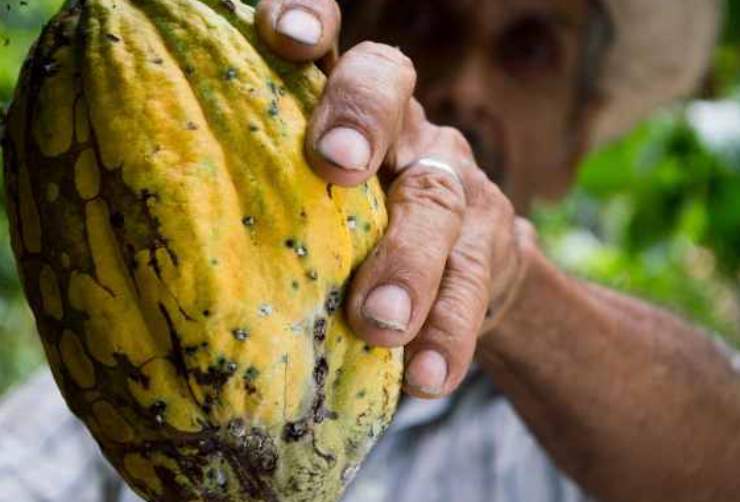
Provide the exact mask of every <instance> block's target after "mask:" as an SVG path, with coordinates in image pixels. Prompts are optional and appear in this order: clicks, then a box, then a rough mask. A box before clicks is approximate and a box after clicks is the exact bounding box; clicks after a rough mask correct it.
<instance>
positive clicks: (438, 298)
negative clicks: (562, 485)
mask: <svg viewBox="0 0 740 502" xmlns="http://www.w3.org/2000/svg"><path fill="white" fill-rule="evenodd" d="M341 3H342V5H343V7H344V8H345V13H346V16H345V20H344V25H343V26H342V28H343V31H344V33H345V35H346V36H345V39H346V43H345V44H344V47H343V49H344V51H345V52H343V53H340V54H337V53H336V52H335V51H332V45H333V41H334V39H335V38H336V37H337V32H338V29H339V27H340V23H341V21H340V16H339V11H338V10H337V5H336V4H335V2H334V1H333V0H263V1H262V2H261V3H260V6H259V13H258V14H259V15H258V23H259V24H258V25H259V28H260V33H261V35H262V37H263V39H264V40H265V41H266V42H267V43H268V44H269V45H270V46H271V47H272V48H273V50H275V51H277V52H278V53H280V54H282V55H283V56H285V57H288V58H291V59H296V60H301V61H304V60H319V59H321V61H322V63H323V64H324V68H325V69H326V70H327V72H328V73H329V81H328V84H327V85H328V86H327V91H326V92H325V94H324V96H323V97H322V101H321V102H320V104H319V106H318V107H317V110H316V112H315V114H314V116H313V118H312V120H311V122H310V125H309V133H308V136H307V142H306V151H307V152H308V154H309V160H310V162H311V164H312V167H313V168H314V169H315V170H316V171H317V172H318V173H319V174H320V175H321V176H323V177H324V178H325V179H327V180H330V181H332V182H335V183H339V184H345V185H353V184H356V183H359V182H361V181H362V180H364V179H366V178H367V177H369V176H371V175H372V174H374V173H375V172H376V171H377V172H379V174H380V175H381V178H382V179H384V180H385V181H386V182H387V184H388V203H389V213H390V226H389V230H388V232H387V234H386V236H385V237H384V238H383V239H382V240H381V242H380V244H379V246H378V248H377V250H376V252H375V253H373V254H372V255H371V256H370V257H369V258H368V259H367V260H366V261H365V262H364V263H363V265H362V266H361V268H360V269H359V271H358V273H357V274H356V277H355V278H354V280H353V285H352V288H351V290H350V298H349V301H348V303H347V310H348V317H349V319H350V322H351V323H352V326H353V327H354V329H355V331H356V332H358V333H360V334H361V335H362V336H364V337H365V338H366V339H367V340H368V342H369V343H371V344H373V345H388V346H401V345H403V346H404V347H405V354H406V359H407V360H406V369H405V389H406V391H407V392H409V393H411V394H414V395H416V396H421V397H438V396H442V395H445V394H449V393H450V392H452V391H454V389H455V388H456V387H457V386H458V384H459V383H460V381H461V380H462V377H463V376H464V375H465V373H466V371H467V368H468V365H469V363H470V362H471V360H472V357H473V354H474V352H477V360H478V362H479V363H480V364H481V366H482V367H483V369H485V370H486V371H487V373H489V374H490V375H491V377H492V378H493V379H494V381H495V384H496V386H497V388H499V389H500V390H501V391H503V392H504V393H505V394H506V396H507V397H508V398H509V399H510V400H511V401H512V403H513V404H514V406H515V407H516V409H517V411H518V412H519V414H520V415H521V417H522V418H523V419H524V420H525V421H526V423H527V425H528V427H529V428H530V429H531V430H532V431H533V432H534V434H535V435H536V436H537V437H538V439H539V440H540V442H541V444H542V445H543V446H544V447H545V449H547V451H548V453H549V454H550V455H551V457H552V458H553V459H554V461H555V462H556V463H557V464H558V465H559V466H560V467H561V468H562V469H563V470H564V471H566V472H567V473H568V474H570V475H571V477H572V478H573V479H575V480H576V481H577V482H578V483H579V484H580V485H581V486H583V487H584V488H585V489H586V490H587V491H589V492H591V493H592V494H593V495H594V496H596V497H597V498H598V499H603V500H620V501H621V500H629V501H643V500H644V501H655V500H677V501H687V502H688V501H691V502H695V501H697V500H734V499H736V498H737V493H740V478H738V476H737V474H736V466H737V465H738V464H740V436H738V435H737V430H738V429H740V377H738V374H737V372H736V370H734V369H733V368H732V366H731V365H730V363H729V361H728V359H727V358H726V357H725V355H723V354H722V353H721V352H720V351H719V350H718V349H717V347H716V346H715V344H713V343H712V341H711V340H710V339H709V337H707V336H706V335H705V334H704V333H702V332H701V330H699V329H697V328H696V327H693V326H691V325H689V324H687V323H685V322H684V321H682V320H681V319H678V318H677V317H676V316H674V315H672V314H670V313H668V312H665V311H663V310H661V309H659V308H656V307H654V306H651V305H648V304H646V303H644V302H641V301H639V300H636V299H633V298H629V297H626V296H624V295H620V294H618V293H615V292H612V291H608V290H605V289H603V288H600V287H597V286H594V285H592V284H588V283H586V282H583V281H580V280H577V279H575V278H573V277H570V276H568V275H566V274H563V273H562V272H561V271H559V270H558V269H557V267H555V266H554V265H553V264H552V263H550V261H549V260H548V259H547V258H546V257H545V256H544V255H543V254H542V253H541V252H540V251H539V249H538V247H537V243H536V239H535V235H534V232H533V231H532V230H531V228H529V227H528V225H527V224H526V223H524V222H523V221H521V220H517V219H516V217H515V211H514V209H516V211H517V212H518V214H519V215H520V216H524V215H526V213H527V211H528V209H529V208H530V206H531V203H532V201H533V200H534V199H535V198H536V197H547V198H557V197H560V196H562V194H563V193H564V192H565V191H566V190H567V188H568V187H569V186H570V184H571V183H572V180H573V175H574V172H575V166H576V163H577V161H578V160H579V158H580V157H581V155H582V153H583V152H584V151H585V150H586V148H587V147H588V142H589V137H588V135H589V131H590V124H591V123H592V121H593V120H594V118H595V117H597V116H598V113H599V102H600V99H601V98H600V97H599V96H598V93H590V92H587V91H588V90H589V86H588V85H587V84H595V83H596V81H595V80H594V81H585V82H584V81H582V80H581V79H580V78H579V76H581V75H584V74H588V72H587V71H586V69H587V68H589V67H590V64H589V63H598V61H596V62H594V61H592V60H586V59H584V57H583V54H585V53H586V52H587V51H586V46H585V38H584V30H585V27H586V26H587V25H588V23H587V21H593V20H594V19H595V18H594V17H593V16H594V14H593V12H592V11H591V7H592V6H593V2H590V1H586V0H487V1H472V0H455V1H452V0H438V1H424V2H422V1H417V2H393V1H369V0H368V1H362V0H347V1H345V2H341ZM296 11H298V12H302V13H303V14H299V15H294V14H291V13H293V12H296ZM288 14H291V15H288ZM307 15H308V17H307ZM311 16H313V18H314V21H310V20H309V18H311ZM291 18H292V21H290V20H291ZM289 21H290V22H289ZM317 26H318V28H317ZM618 28H619V29H622V30H628V29H629V27H628V26H621V27H618ZM617 35H618V36H619V33H618V34H617ZM677 36H680V35H677ZM368 39H369V40H374V41H377V42H380V44H378V43H375V44H373V43H367V42H362V41H363V40H368ZM360 42H361V43H360ZM383 43H385V45H384V44H383ZM388 44H391V45H388ZM395 45H397V46H400V49H401V51H403V52H401V51H399V50H397V49H395V48H394V46H395ZM599 56H600V57H604V54H603V53H602V54H600V55H599ZM592 77H594V76H593V75H592ZM414 86H415V89H416V91H415V92H413V93H412V92H411V91H410V88H414ZM412 96H414V97H412ZM435 121H436V122H437V123H439V124H440V125H435V123H434V122H435ZM449 126H454V127H456V128H457V129H455V128H452V127H449ZM337 128H338V129H337ZM429 156H432V157H436V158H437V159H441V160H443V161H445V162H447V163H449V164H450V165H451V166H452V167H454V168H455V169H456V170H457V178H459V179H455V177H454V176H451V175H450V174H449V173H447V172H446V171H445V170H441V169H438V168H435V167H432V166H430V165H429V164H428V163H425V162H420V159H423V158H425V157H429ZM618 168H619V166H615V169H618ZM484 172H485V173H486V175H483V173H484ZM486 306H487V307H488V316H485V315H484V314H485V310H486V308H485V307H486ZM484 317H485V320H484ZM491 434H496V431H494V430H491ZM677 451H679V452H680V454H677ZM451 473H453V475H454V466H451Z"/></svg>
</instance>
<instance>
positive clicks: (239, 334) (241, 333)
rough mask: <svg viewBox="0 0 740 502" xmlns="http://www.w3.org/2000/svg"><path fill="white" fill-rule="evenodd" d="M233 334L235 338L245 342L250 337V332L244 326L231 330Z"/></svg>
mask: <svg viewBox="0 0 740 502" xmlns="http://www.w3.org/2000/svg"><path fill="white" fill-rule="evenodd" d="M231 336H233V337H234V339H235V340H237V341H239V342H243V341H244V340H246V339H247V338H249V332H248V331H247V330H246V329H244V328H236V329H235V330H233V331H232V332H231Z"/></svg>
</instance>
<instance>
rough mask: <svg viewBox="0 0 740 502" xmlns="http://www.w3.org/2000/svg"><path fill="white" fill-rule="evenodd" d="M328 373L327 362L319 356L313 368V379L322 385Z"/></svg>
mask: <svg viewBox="0 0 740 502" xmlns="http://www.w3.org/2000/svg"><path fill="white" fill-rule="evenodd" d="M328 373H329V364H328V363H327V362H326V358H325V357H320V358H319V359H318V360H317V361H316V364H315V365H314V368H313V379H314V381H315V382H316V385H318V386H319V387H323V386H324V383H325V382H326V375H327V374H328Z"/></svg>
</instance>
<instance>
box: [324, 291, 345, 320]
mask: <svg viewBox="0 0 740 502" xmlns="http://www.w3.org/2000/svg"><path fill="white" fill-rule="evenodd" d="M341 302H342V293H341V292H340V291H339V290H338V289H332V290H331V291H329V296H328V297H327V298H326V303H325V308H326V312H327V313H328V314H329V315H332V314H334V313H335V312H336V311H337V310H339V305H340V303H341Z"/></svg>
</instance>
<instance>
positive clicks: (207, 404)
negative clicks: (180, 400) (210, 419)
mask: <svg viewBox="0 0 740 502" xmlns="http://www.w3.org/2000/svg"><path fill="white" fill-rule="evenodd" d="M214 401H215V399H214V397H213V396H212V395H210V394H206V396H205V397H204V398H203V405H202V406H201V409H202V410H203V411H204V412H205V413H206V414H210V413H211V411H213V402H214Z"/></svg>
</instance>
